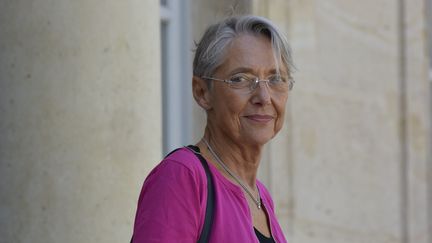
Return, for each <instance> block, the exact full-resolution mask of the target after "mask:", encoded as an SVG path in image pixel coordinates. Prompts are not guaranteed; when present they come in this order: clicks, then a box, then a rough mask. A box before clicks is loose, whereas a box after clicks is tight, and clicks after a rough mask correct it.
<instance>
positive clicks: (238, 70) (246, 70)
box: [229, 67, 288, 76]
mask: <svg viewBox="0 0 432 243" xmlns="http://www.w3.org/2000/svg"><path fill="white" fill-rule="evenodd" d="M238 73H251V74H254V73H255V70H254V69H253V68H248V67H238V68H235V69H234V70H232V71H231V72H229V75H230V76H232V75H234V74H238ZM276 73H277V71H276V69H275V68H273V69H271V70H270V74H276ZM279 73H280V74H281V75H282V76H288V74H287V73H286V72H283V71H281V70H279Z"/></svg>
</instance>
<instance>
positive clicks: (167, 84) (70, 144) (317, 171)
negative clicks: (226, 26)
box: [0, 0, 432, 243]
mask: <svg viewBox="0 0 432 243" xmlns="http://www.w3.org/2000/svg"><path fill="white" fill-rule="evenodd" d="M431 6H432V0H364V1H344V0H320V1H318V0H268V1H265V0H243V1H229V0H218V1H216V0H184V1H182V0H160V1H138V0H124V1H117V0H106V1H84V0H75V1H70V0H32V1H24V0H14V1H9V0H0V195H1V198H0V242H1V243H3V242H4V243H10V242H34V243H54V242H64V243H68V242H70V243H72V242H106V243H110V242H113V243H114V242H129V239H130V236H131V233H132V225H133V221H134V215H135V209H136V203H137V199H138V195H139V192H140V188H141V185H142V183H143V180H144V178H145V177H146V175H147V174H148V173H149V171H150V169H151V168H153V167H154V166H155V165H156V164H157V163H158V162H159V161H160V159H161V158H162V157H163V155H164V154H166V153H167V152H168V151H170V150H171V149H172V148H174V147H177V146H182V145H187V144H193V143H195V142H197V141H198V139H200V138H201V135H202V134H203V129H204V119H205V115H204V112H203V111H201V110H200V109H199V108H198V107H197V106H196V105H195V104H194V101H192V97H191V91H190V90H191V72H192V71H191V63H192V57H193V49H194V41H198V40H199V38H200V36H201V35H202V33H203V31H204V29H205V28H206V27H207V26H208V25H209V24H211V23H214V22H215V21H217V20H219V19H221V18H222V17H224V16H227V15H229V14H230V13H232V12H233V10H232V9H234V12H235V13H252V14H257V15H261V16H265V17H267V18H269V19H271V20H272V21H274V22H275V23H276V24H277V25H278V26H280V28H281V29H282V30H283V31H284V32H285V33H286V34H287V36H288V39H289V41H290V43H291V47H292V49H293V57H294V62H295V64H296V67H297V71H296V73H294V78H295V79H296V84H295V87H294V89H293V91H292V92H291V93H290V97H289V100H288V106H287V118H286V122H285V127H284V129H283V130H282V131H281V132H280V133H279V135H278V136H277V138H275V139H274V140H273V141H272V142H271V143H270V144H269V145H268V146H267V148H266V153H265V156H264V158H263V161H262V162H261V167H260V172H259V177H260V179H261V180H262V181H263V182H264V183H265V184H266V185H267V187H268V188H269V190H270V192H271V194H272V195H273V199H274V201H275V205H276V210H277V214H278V217H279V220H280V222H281V224H282V228H283V229H284V231H285V234H286V237H287V238H288V240H289V242H290V243H346V242H350V243H360V242H361V243H390V242H392V243H393V242H398V243H399V242H400V243H431V242H432V210H431V209H432V189H431V188H432V179H431V175H432V173H431V172H432V165H431V163H430V159H431V156H430V155H431V153H430V152H431V144H430V140H431V137H432V133H431V129H430V127H431V114H432V113H431V111H432V99H431V83H430V80H431V76H432V75H431V73H432V72H431V71H430V70H432V69H431V67H430V65H429V64H430V63H431V62H430V60H431V58H432V51H431V49H432V48H431V47H432V34H431V31H429V30H430V29H431V28H432V15H431V14H432V11H430V10H432V8H431ZM428 50H429V51H428Z"/></svg>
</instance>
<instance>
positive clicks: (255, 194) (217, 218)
mask: <svg viewBox="0 0 432 243" xmlns="http://www.w3.org/2000/svg"><path fill="white" fill-rule="evenodd" d="M193 68H194V70H193V74H194V76H193V80H192V89H193V96H194V98H195V100H196V102H197V103H198V104H199V105H200V106H201V107H202V108H203V109H204V110H205V111H206V114H207V125H206V128H205V132H204V136H203V138H202V139H201V140H200V141H199V142H198V143H197V144H196V146H195V147H189V148H187V147H185V148H181V149H178V150H176V151H174V152H173V153H171V154H170V155H168V156H167V157H166V158H165V159H164V160H163V161H162V162H161V163H160V164H159V165H158V166H157V167H156V168H155V169H154V170H153V171H152V172H151V173H150V175H149V176H148V177H147V179H146V181H145V183H144V185H143V188H142V191H141V195H140V198H139V202H138V209H137V214H136V218H135V225H134V236H133V242H135V243H136V242H197V241H198V240H199V239H200V237H201V234H202V231H203V227H207V226H204V221H205V220H206V219H207V218H206V212H208V211H209V210H207V207H206V206H207V203H208V198H207V197H208V195H210V194H208V188H207V185H208V184H207V183H208V182H209V180H208V179H207V178H206V171H205V169H204V167H203V166H202V165H201V164H200V157H199V156H202V157H201V158H203V159H202V160H204V161H205V162H207V164H208V166H209V168H210V170H209V171H210V173H211V178H212V179H210V180H212V183H213V185H212V186H211V187H209V188H213V191H214V194H212V195H214V198H213V199H211V198H209V199H211V203H213V207H214V208H213V210H211V211H212V213H213V217H212V218H211V227H210V233H209V238H208V241H209V242H286V240H285V237H284V235H283V233H282V230H281V228H280V226H279V224H278V222H277V220H276V217H275V213H274V206H273V202H272V199H271V197H270V195H269V193H268V191H267V189H266V188H265V187H264V185H263V184H261V182H259V181H258V180H257V179H256V175H257V170H258V166H259V164H260V160H261V155H262V151H263V146H264V145H265V144H266V143H267V142H268V141H270V140H271V139H272V138H273V137H274V136H275V135H276V134H277V133H278V132H279V130H280V129H281V128H282V124H283V120H284V112H285V105H286V101H287V98H288V91H289V90H290V89H291V87H292V85H293V81H292V79H291V76H290V75H291V70H292V64H291V57H290V52H289V48H288V44H287V42H286V40H285V38H284V37H283V35H282V34H281V33H280V32H279V31H278V30H277V28H276V27H275V26H274V25H273V24H272V23H271V22H270V21H269V20H267V19H264V18H262V17H257V16H239V17H230V18H227V19H225V20H223V21H221V22H219V23H217V24H215V25H213V26H210V27H209V28H208V29H207V31H206V32H205V34H204V36H203V37H202V39H201V41H200V42H199V43H198V45H197V50H196V53H195V59H194V64H193ZM197 155H198V156H197ZM205 162H204V163H205Z"/></svg>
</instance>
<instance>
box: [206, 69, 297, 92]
mask: <svg viewBox="0 0 432 243" xmlns="http://www.w3.org/2000/svg"><path fill="white" fill-rule="evenodd" d="M202 78H203V79H208V80H215V81H222V82H225V83H227V84H228V85H229V86H230V87H231V88H233V89H239V90H244V91H248V92H252V91H254V90H255V89H256V88H257V87H258V85H259V82H266V83H267V85H268V87H269V88H270V89H271V90H273V91H276V92H287V91H288V90H291V89H292V88H293V85H294V83H295V82H294V80H293V79H292V78H285V77H282V76H281V75H271V76H269V77H267V79H262V80H260V79H259V78H258V77H256V76H253V75H248V74H245V73H238V74H236V75H234V76H232V77H231V78H229V79H218V78H212V77H207V76H203V77H202Z"/></svg>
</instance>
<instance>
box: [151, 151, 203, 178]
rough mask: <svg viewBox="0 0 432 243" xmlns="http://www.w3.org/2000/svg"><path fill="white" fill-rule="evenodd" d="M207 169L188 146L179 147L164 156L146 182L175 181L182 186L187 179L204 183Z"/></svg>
mask: <svg viewBox="0 0 432 243" xmlns="http://www.w3.org/2000/svg"><path fill="white" fill-rule="evenodd" d="M203 178H205V171H204V169H203V168H202V165H201V162H200V161H199V159H198V158H197V156H196V155H195V154H194V153H193V152H192V151H190V150H189V149H187V148H179V149H177V150H175V151H174V152H172V153H171V154H169V155H168V156H167V157H166V158H164V159H163V160H162V161H161V162H160V163H159V164H158V165H157V166H156V167H155V168H154V169H153V170H152V171H151V172H150V174H149V175H148V176H147V178H146V180H145V184H149V183H151V182H152V181H153V180H162V181H175V182H176V185H179V186H181V184H182V182H185V180H187V181H189V182H191V181H195V183H196V184H198V185H200V184H202V183H204V181H203Z"/></svg>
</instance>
